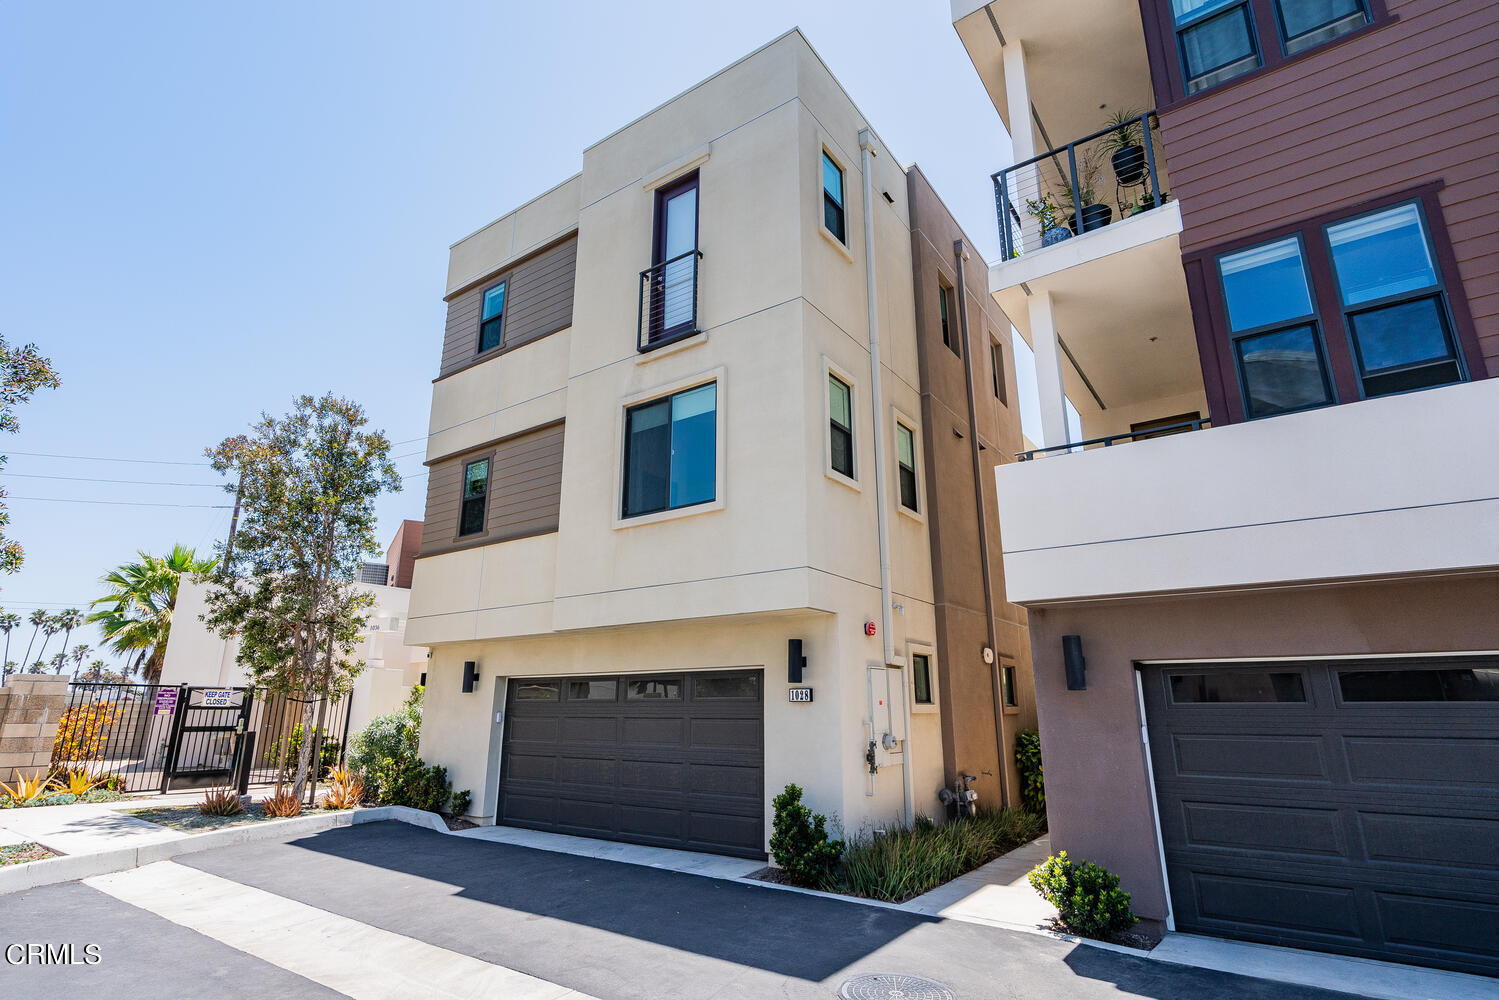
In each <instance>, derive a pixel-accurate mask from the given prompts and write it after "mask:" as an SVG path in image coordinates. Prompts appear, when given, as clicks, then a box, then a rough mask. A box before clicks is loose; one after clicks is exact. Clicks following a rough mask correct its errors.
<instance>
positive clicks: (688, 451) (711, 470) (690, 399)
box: [623, 382, 718, 517]
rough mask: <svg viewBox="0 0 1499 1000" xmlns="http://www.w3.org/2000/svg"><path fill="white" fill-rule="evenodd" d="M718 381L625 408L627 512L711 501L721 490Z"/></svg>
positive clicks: (634, 514)
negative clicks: (718, 462) (718, 471)
mask: <svg viewBox="0 0 1499 1000" xmlns="http://www.w3.org/2000/svg"><path fill="white" fill-rule="evenodd" d="M717 450H718V396H717V383H714V382H709V383H708V384H707V385H700V386H696V387H694V388H692V389H687V390H685V391H683V392H678V393H675V394H673V395H671V396H666V397H663V398H661V399H653V400H651V401H650V402H649V403H642V404H641V405H639V406H632V407H630V408H629V409H628V410H626V411H625V490H624V492H625V495H624V504H623V516H625V517H635V516H637V515H640V514H652V513H655V512H657V511H662V510H674V509H676V508H678V507H690V506H693V505H694V504H700V503H708V502H709V501H711V500H713V499H714V494H715V492H716V491H717V487H718V480H717V460H718V456H717Z"/></svg>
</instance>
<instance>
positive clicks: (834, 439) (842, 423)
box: [828, 373, 854, 479]
mask: <svg viewBox="0 0 1499 1000" xmlns="http://www.w3.org/2000/svg"><path fill="white" fill-rule="evenodd" d="M828 425H829V426H828V463H829V464H830V465H831V466H832V467H833V471H834V472H836V473H838V474H839V475H842V476H847V477H848V478H850V479H852V478H854V400H853V390H852V389H850V388H849V386H848V383H847V382H845V381H843V379H841V378H839V377H838V376H837V375H834V374H831V373H829V374H828Z"/></svg>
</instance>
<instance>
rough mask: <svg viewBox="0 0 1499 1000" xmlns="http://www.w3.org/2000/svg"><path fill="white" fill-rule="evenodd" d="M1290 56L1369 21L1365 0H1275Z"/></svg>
mask: <svg viewBox="0 0 1499 1000" xmlns="http://www.w3.org/2000/svg"><path fill="white" fill-rule="evenodd" d="M1275 13H1276V14H1277V16H1278V19H1279V21H1280V36H1281V41H1282V42H1283V43H1284V44H1285V49H1286V55H1288V56H1289V55H1295V54H1296V53H1297V52H1300V51H1302V50H1303V49H1309V48H1311V47H1312V46H1314V45H1321V44H1322V43H1323V42H1330V41H1332V40H1333V39H1334V38H1337V37H1338V36H1339V35H1346V34H1348V32H1350V31H1354V30H1356V29H1358V28H1362V27H1363V26H1364V25H1366V24H1368V23H1369V12H1368V10H1367V9H1365V7H1364V0H1275Z"/></svg>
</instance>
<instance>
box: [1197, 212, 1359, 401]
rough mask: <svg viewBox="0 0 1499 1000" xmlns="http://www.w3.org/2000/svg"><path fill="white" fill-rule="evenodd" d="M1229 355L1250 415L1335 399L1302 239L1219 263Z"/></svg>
mask: <svg viewBox="0 0 1499 1000" xmlns="http://www.w3.org/2000/svg"><path fill="white" fill-rule="evenodd" d="M1218 271H1219V274H1220V275H1221V276H1222V279H1223V298H1224V302H1225V304H1226V305H1227V308H1228V326H1229V330H1230V336H1231V337H1232V338H1233V357H1234V361H1235V363H1236V364H1237V366H1238V369H1239V382H1240V385H1241V387H1242V391H1243V397H1244V412H1245V415H1246V416H1248V417H1265V416H1270V415H1272V414H1276V413H1290V412H1293V411H1295V410H1305V409H1308V408H1310V407H1314V406H1325V405H1326V404H1328V403H1331V402H1332V401H1333V392H1332V382H1331V380H1330V379H1329V377H1328V371H1327V362H1326V360H1325V359H1324V357H1323V353H1322V342H1321V338H1320V337H1319V336H1318V332H1317V318H1316V310H1315V308H1314V307H1313V305H1312V295H1311V290H1310V287H1309V286H1308V284H1307V280H1306V265H1305V263H1304V262H1303V260H1302V248H1301V241H1300V240H1299V239H1297V238H1296V237H1294V236H1288V237H1286V238H1285V239H1281V240H1275V241H1274V242H1271V243H1264V244H1261V245H1260V246H1257V247H1251V248H1250V249H1248V250H1240V251H1239V252H1237V253H1232V254H1227V255H1225V256H1223V257H1220V258H1219V259H1218Z"/></svg>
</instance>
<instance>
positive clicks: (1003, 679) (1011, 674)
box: [999, 663, 1020, 708]
mask: <svg viewBox="0 0 1499 1000" xmlns="http://www.w3.org/2000/svg"><path fill="white" fill-rule="evenodd" d="M999 677H1000V685H1001V687H1002V688H1003V692H1002V693H1003V695H1004V700H1005V708H1014V707H1015V706H1016V705H1019V704H1020V701H1019V700H1018V699H1017V697H1016V694H1015V668H1014V667H1013V666H1011V665H1010V664H1008V663H1006V664H1004V665H1003V666H1002V667H1000V668H999Z"/></svg>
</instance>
